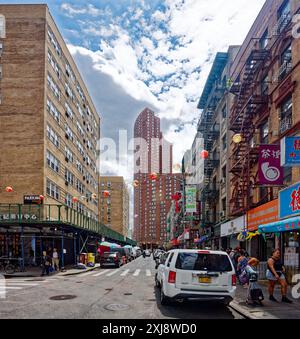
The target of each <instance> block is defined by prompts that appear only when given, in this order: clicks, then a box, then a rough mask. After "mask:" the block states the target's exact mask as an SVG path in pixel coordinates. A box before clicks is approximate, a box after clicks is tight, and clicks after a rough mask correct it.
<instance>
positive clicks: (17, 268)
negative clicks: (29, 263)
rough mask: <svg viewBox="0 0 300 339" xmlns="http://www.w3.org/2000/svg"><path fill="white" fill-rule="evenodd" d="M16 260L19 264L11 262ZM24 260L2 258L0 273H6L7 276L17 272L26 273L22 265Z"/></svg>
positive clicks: (0, 259)
mask: <svg viewBox="0 0 300 339" xmlns="http://www.w3.org/2000/svg"><path fill="white" fill-rule="evenodd" d="M12 260H15V261H18V263H16V264H14V263H12V262H11V261H12ZM22 261H23V260H22V259H21V258H18V259H9V258H0V272H5V273H6V274H14V273H16V272H24V271H25V268H23V265H22Z"/></svg>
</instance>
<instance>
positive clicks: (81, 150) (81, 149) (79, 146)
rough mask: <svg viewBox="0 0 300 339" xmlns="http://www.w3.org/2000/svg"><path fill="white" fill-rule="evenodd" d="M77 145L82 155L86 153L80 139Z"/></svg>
mask: <svg viewBox="0 0 300 339" xmlns="http://www.w3.org/2000/svg"><path fill="white" fill-rule="evenodd" d="M76 146H77V149H78V151H79V153H80V154H81V155H84V150H83V146H82V144H81V143H80V142H79V141H78V140H76Z"/></svg>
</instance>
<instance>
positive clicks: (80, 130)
mask: <svg viewBox="0 0 300 339" xmlns="http://www.w3.org/2000/svg"><path fill="white" fill-rule="evenodd" d="M77 131H78V133H79V134H80V135H81V136H82V137H84V131H83V128H82V126H81V125H80V123H79V122H78V121H77Z"/></svg>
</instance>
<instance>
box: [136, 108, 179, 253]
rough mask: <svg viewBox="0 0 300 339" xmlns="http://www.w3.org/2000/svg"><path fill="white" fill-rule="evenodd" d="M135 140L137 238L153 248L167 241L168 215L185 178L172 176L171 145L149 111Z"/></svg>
mask: <svg viewBox="0 0 300 339" xmlns="http://www.w3.org/2000/svg"><path fill="white" fill-rule="evenodd" d="M134 138H135V151H136V153H135V159H134V162H135V166H134V171H135V172H134V179H135V180H136V181H137V185H136V187H135V190H134V238H135V239H136V240H137V241H138V242H139V243H140V244H141V245H143V246H144V247H152V246H157V245H159V244H162V243H164V242H165V241H166V240H167V214H168V211H169V209H170V206H171V202H172V195H173V194H175V193H176V192H178V191H180V188H181V182H182V180H181V179H182V178H181V174H172V166H173V165H172V144H170V143H169V142H168V141H166V140H165V139H164V137H163V135H162V133H161V131H160V119H159V118H158V117H156V116H155V114H154V112H153V111H151V110H150V109H148V108H146V109H144V110H143V111H142V112H141V113H140V114H139V116H138V117H137V119H136V122H135V125H134ZM151 173H157V178H156V179H153V178H152V179H151V177H150V174H151Z"/></svg>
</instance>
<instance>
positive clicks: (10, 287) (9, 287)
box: [0, 286, 23, 292]
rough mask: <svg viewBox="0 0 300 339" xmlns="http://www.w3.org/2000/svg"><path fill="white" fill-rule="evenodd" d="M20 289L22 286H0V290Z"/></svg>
mask: <svg viewBox="0 0 300 339" xmlns="http://www.w3.org/2000/svg"><path fill="white" fill-rule="evenodd" d="M22 289H23V287H15V286H5V287H4V288H3V287H0V292H1V291H5V290H22Z"/></svg>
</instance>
